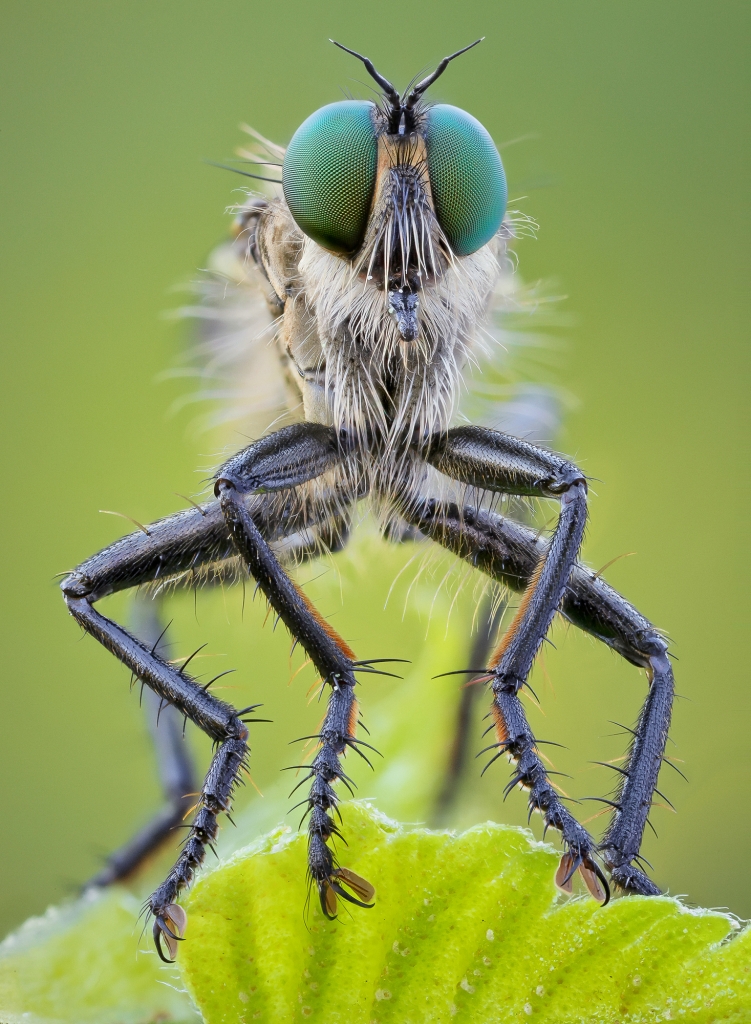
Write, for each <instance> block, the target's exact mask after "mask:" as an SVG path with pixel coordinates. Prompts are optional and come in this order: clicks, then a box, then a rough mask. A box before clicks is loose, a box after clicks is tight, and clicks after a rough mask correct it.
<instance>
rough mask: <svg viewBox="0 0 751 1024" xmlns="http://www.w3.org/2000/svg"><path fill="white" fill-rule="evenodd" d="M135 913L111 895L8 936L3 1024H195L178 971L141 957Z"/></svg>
mask: <svg viewBox="0 0 751 1024" xmlns="http://www.w3.org/2000/svg"><path fill="white" fill-rule="evenodd" d="M139 912H140V904H139V901H138V900H137V899H135V897H133V896H132V895H131V894H130V893H128V892H126V891H125V890H124V889H121V888H117V887H116V888H112V889H110V890H108V891H107V892H106V893H101V894H94V893H92V894H90V895H88V896H84V897H82V898H81V899H80V900H78V901H76V902H75V903H72V904H70V905H68V906H66V907H63V908H61V909H58V908H54V907H53V908H51V909H50V910H48V911H47V913H46V914H45V915H44V917H38V918H31V919H30V920H29V921H27V922H26V923H25V924H24V925H23V926H22V927H21V928H20V929H19V930H18V931H17V932H15V933H14V934H12V935H9V936H8V938H7V939H5V941H4V942H3V943H2V944H1V945H0V1021H2V1024H50V1022H58V1021H65V1022H68V1021H70V1022H75V1024H88V1022H91V1024H147V1022H157V1021H158V1022H160V1024H167V1022H173V1021H174V1022H187V1021H192V1022H195V1021H196V1019H197V1018H196V1015H195V1013H194V1011H193V1010H192V1008H191V1005H190V1001H189V999H188V998H187V996H186V995H185V994H184V993H183V992H182V991H181V990H182V985H181V983H180V979H179V975H178V974H177V972H176V970H175V969H174V968H165V967H164V965H162V964H161V963H160V961H159V960H158V959H157V957H156V956H155V955H154V953H153V952H152V951H151V950H149V951H145V950H144V949H141V950H139V948H138V946H139V942H138V936H139V933H140V931H141V928H142V924H141V923H140V922H139V920H138V916H139ZM142 945H143V944H142Z"/></svg>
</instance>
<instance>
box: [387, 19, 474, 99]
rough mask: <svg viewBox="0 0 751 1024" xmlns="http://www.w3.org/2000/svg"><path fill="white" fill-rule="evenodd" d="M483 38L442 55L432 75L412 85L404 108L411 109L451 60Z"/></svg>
mask: <svg viewBox="0 0 751 1024" xmlns="http://www.w3.org/2000/svg"><path fill="white" fill-rule="evenodd" d="M484 38H485V36H481V37H480V38H479V39H475V41H474V43H470V44H469V46H465V47H464V48H463V49H461V50H457V51H456V53H452V54H451V55H450V56H449V57H444V58H443V60H442V61H441V63H440V64H439V65H438V67H437V68H436V69H435V71H434V72H433V74H432V75H428V77H427V78H423V80H422V81H421V82H419V83H418V84H417V85H416V86H415V87H414V89H413V90H412V92H411V93H410V94H409V96H408V97H407V100H406V102H405V104H404V107H405V109H406V110H412V108H413V107H414V105H415V104H416V103H417V101H418V100H419V99H420V97H421V96H422V94H423V93H424V92H425V91H426V89H428V88H429V87H430V86H431V85H432V84H433V82H435V80H436V79H437V78H440V77H441V75H442V74H443V72H444V71H445V70H446V68H447V67H448V66H449V64H450V63H451V61H452V60H453V59H454V58H455V57H460V56H461V55H462V54H463V53H466V52H467V50H471V49H472V48H473V47H474V46H477V44H478V43H481V42H482V41H483V39H484Z"/></svg>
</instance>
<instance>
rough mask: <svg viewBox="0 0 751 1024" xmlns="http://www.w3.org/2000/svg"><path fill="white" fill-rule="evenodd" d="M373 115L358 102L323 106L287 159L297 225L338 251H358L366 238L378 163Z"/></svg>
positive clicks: (288, 193) (285, 175) (287, 189)
mask: <svg viewBox="0 0 751 1024" xmlns="http://www.w3.org/2000/svg"><path fill="white" fill-rule="evenodd" d="M372 111H373V104H372V103H368V102H364V101H359V100H342V101H341V102H340V103H330V104H329V105H328V106H326V107H321V109H320V110H316V112H315V113H314V114H311V115H310V117H309V118H308V119H307V120H306V121H303V123H302V124H301V125H300V127H299V128H298V129H297V131H296V132H295V134H294V135H293V136H292V141H291V142H290V144H289V146H288V147H287V153H286V155H285V157H284V168H283V170H282V184H283V186H284V196H285V199H286V200H287V205H288V206H289V209H290V213H291V214H292V216H293V217H294V218H295V221H296V223H297V226H298V227H299V228H300V230H301V231H303V232H304V233H305V234H306V235H308V237H309V238H312V239H313V241H315V242H318V244H319V245H321V246H323V248H324V249H330V250H332V251H333V252H336V253H341V254H345V253H352V252H354V251H355V250H356V249H358V248H359V247H360V244H361V243H362V240H363V237H364V235H365V228H366V225H367V221H368V212H369V210H370V202H371V199H372V197H373V189H374V187H375V180H376V167H377V163H378V143H377V141H376V134H375V128H374V126H373V120H372Z"/></svg>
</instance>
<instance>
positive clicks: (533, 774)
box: [425, 426, 608, 901]
mask: <svg viewBox="0 0 751 1024" xmlns="http://www.w3.org/2000/svg"><path fill="white" fill-rule="evenodd" d="M425 458H426V460H427V461H428V462H429V463H431V464H432V465H433V466H435V468H436V469H438V470H440V471H441V472H442V473H444V474H445V475H446V476H449V477H451V478H452V479H453V480H457V481H459V482H461V483H464V484H469V485H471V486H473V487H477V488H480V489H483V490H489V491H498V492H502V493H504V494H514V495H535V496H537V497H543V498H555V499H557V500H558V501H560V503H561V511H560V515H559V517H558V523H557V525H556V528H555V531H554V533H553V537H552V539H551V542H550V544H549V546H548V547H547V549H546V550H545V552H544V554H543V555H542V557H540V559H539V561H538V562H537V564H536V566H535V568H534V570H533V572H532V574H531V576H530V577H529V579H528V581H527V582H526V586H525V589H524V594H523V597H522V600H521V602H520V605H519V608H518V610H517V613H516V615H515V616H514V619H513V620H512V622H511V625H510V626H509V628H508V630H507V631H506V633H505V635H504V636H503V638H502V640H501V642H500V644H499V645H498V646H497V648H496V649H495V651H494V652H493V653H492V654H491V656H490V660H489V665H488V670H487V675H488V681H489V682H490V683H491V685H492V690H493V705H492V713H493V716H494V719H495V726H496V736H497V741H498V742H497V744H496V746H497V748H498V754H497V756H500V754H501V753H504V752H505V753H508V754H509V755H510V756H511V758H512V759H513V760H514V762H515V763H516V774H515V775H514V778H513V780H512V783H511V787H513V785H514V784H518V785H520V786H522V787H523V788H525V789H527V790H528V791H529V804H530V811H532V810H537V811H540V813H541V814H542V815H543V817H544V819H545V826H546V828H547V827H553V828H556V829H558V830H559V831H560V832H561V836H562V838H563V841H564V843H565V844H566V851H567V852H566V854H564V859H563V861H562V865H561V870H560V871H559V877H558V880H559V883H560V884H562V885H563V886H564V887H566V888H568V887H569V885H570V879H571V876H572V874H573V873H574V872H575V871H576V870H577V869H579V870H580V872H581V874H582V877H583V878H584V881H585V882H586V884H587V886H588V887H589V889H590V891H591V892H592V894H593V895H594V896H596V897H597V898H598V899H602V900H605V901H607V899H608V890H607V883H606V882H605V878H604V876H603V874H602V871H601V869H600V867H599V866H598V864H597V862H596V860H595V851H596V844H595V842H594V840H593V839H592V837H591V836H590V835H589V833H588V832H587V830H586V829H585V828H583V827H582V826H581V825H580V824H579V823H578V822H577V821H576V819H575V818H574V817H573V815H572V814H571V813H570V812H569V811H568V810H567V809H566V808H565V807H564V806H563V803H562V801H561V798H560V797H559V796H558V794H557V793H556V791H555V789H554V787H553V785H552V783H551V782H550V779H549V777H548V772H547V771H546V769H545V766H544V764H543V762H542V760H541V759H540V757H539V755H538V753H537V749H536V743H535V738H534V736H533V735H532V731H531V729H530V727H529V724H528V723H527V720H526V716H525V714H524V710H523V708H522V705H521V702H520V700H519V697H518V694H519V691H520V690H521V688H522V687H523V686H524V685H525V684H526V682H527V678H528V676H529V673H530V671H531V669H532V665H533V662H534V659H535V657H536V655H537V652H538V651H539V649H540V646H541V644H542V642H543V640H544V639H545V636H546V634H547V632H548V629H549V628H550V624H551V622H552V620H553V617H554V615H555V614H556V612H557V611H558V609H559V607H560V604H561V601H562V599H563V595H564V592H565V589H566V585H567V583H568V580H569V577H570V576H571V571H572V569H573V567H574V565H575V564H576V560H577V556H578V553H579V548H580V547H581V542H582V537H583V535H584V528H585V525H586V521H587V482H586V479H585V477H584V474H583V473H582V472H581V470H580V469H578V468H577V467H576V466H574V465H573V464H572V463H570V462H567V461H566V460H564V459H562V458H561V457H560V456H557V455H554V454H552V453H550V452H547V451H545V450H544V449H541V448H538V447H537V446H535V445H532V444H529V443H528V442H526V441H522V440H520V439H518V438H515V437H511V436H510V435H508V434H501V433H499V432H497V431H493V430H487V429H484V428H482V427H473V426H468V427H459V428H456V429H454V430H450V431H448V433H446V434H444V435H440V436H438V437H435V438H431V441H430V444H429V446H428V447H427V450H426V452H425ZM600 883H602V886H601V884H600ZM603 887H604V891H603Z"/></svg>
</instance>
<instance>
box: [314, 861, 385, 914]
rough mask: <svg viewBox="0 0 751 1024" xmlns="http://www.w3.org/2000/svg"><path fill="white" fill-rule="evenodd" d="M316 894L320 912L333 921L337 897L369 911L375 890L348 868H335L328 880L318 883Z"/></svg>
mask: <svg viewBox="0 0 751 1024" xmlns="http://www.w3.org/2000/svg"><path fill="white" fill-rule="evenodd" d="M343 885H346V886H347V888H348V889H351V890H352V892H353V893H355V894H356V895H355V896H353V895H352V893H349V892H347V891H346V890H345V889H343V888H342V886H343ZM318 894H319V896H320V898H321V910H322V911H323V912H324V914H325V915H326V917H327V918H328V919H329V920H330V921H333V919H334V918H335V917H336V915H337V909H338V897H340V896H341V898H342V899H343V900H346V901H347V902H348V903H354V905H355V906H357V907H365V908H366V909H370V908H371V907H372V906H374V904H373V903H372V902H371V901H372V899H373V897H374V896H375V888H374V887H373V886H372V885H371V884H370V882H368V881H367V880H366V879H365V878H362V877H361V876H360V875H356V874H355V872H354V871H350V869H349V868H335V869H334V870H333V871H332V872H331V874H330V875H329V877H328V878H324V879H323V880H322V881H320V882H319V883H318Z"/></svg>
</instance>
